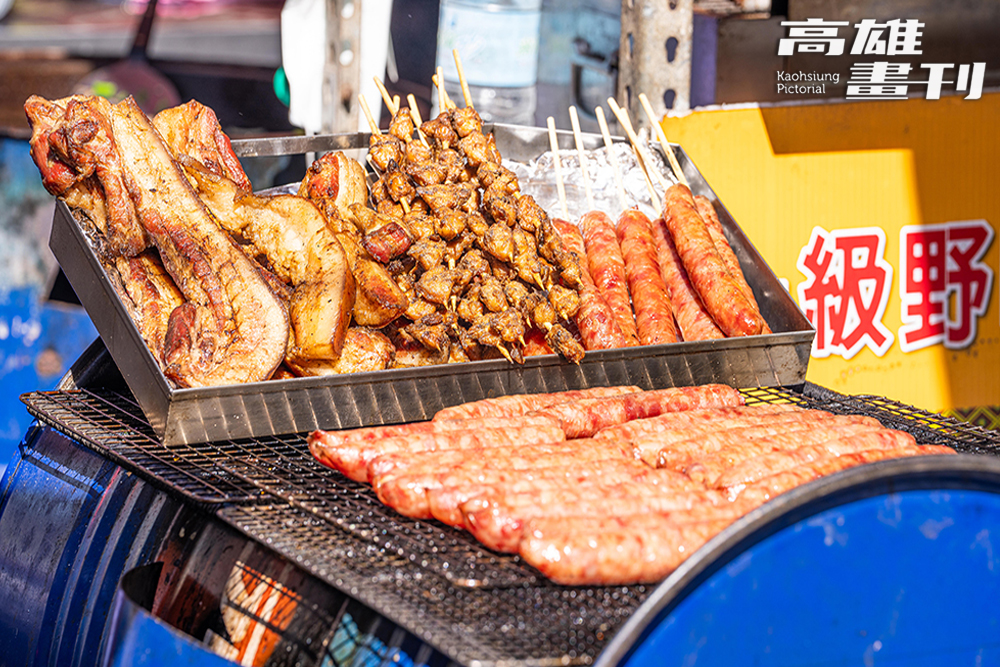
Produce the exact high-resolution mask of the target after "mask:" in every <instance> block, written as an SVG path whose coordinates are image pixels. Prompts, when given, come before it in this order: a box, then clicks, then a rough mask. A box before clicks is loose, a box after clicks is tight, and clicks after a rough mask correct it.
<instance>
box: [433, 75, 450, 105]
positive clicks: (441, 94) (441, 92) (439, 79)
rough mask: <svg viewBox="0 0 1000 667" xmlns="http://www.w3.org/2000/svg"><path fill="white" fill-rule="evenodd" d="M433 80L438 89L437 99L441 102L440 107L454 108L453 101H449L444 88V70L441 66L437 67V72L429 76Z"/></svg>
mask: <svg viewBox="0 0 1000 667" xmlns="http://www.w3.org/2000/svg"><path fill="white" fill-rule="evenodd" d="M431 78H432V79H433V80H434V85H435V86H437V89H438V100H439V101H440V102H441V107H442V108H444V109H454V108H455V103H454V102H452V101H451V98H450V97H448V91H446V90H445V89H444V70H443V69H442V68H441V67H438V68H437V74H435V75H434V76H433V77H431Z"/></svg>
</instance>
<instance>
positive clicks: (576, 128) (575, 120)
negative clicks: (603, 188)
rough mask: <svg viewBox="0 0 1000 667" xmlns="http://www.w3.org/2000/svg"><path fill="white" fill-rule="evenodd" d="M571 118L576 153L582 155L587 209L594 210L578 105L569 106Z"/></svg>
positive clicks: (581, 161) (582, 172)
mask: <svg viewBox="0 0 1000 667" xmlns="http://www.w3.org/2000/svg"><path fill="white" fill-rule="evenodd" d="M569 120H570V123H571V124H572V125H573V140H574V141H575V142H576V153H577V155H578V156H579V157H580V173H581V174H582V176H583V191H584V193H585V194H586V195H587V210H588V211H593V210H594V193H593V191H592V190H591V189H590V174H589V173H588V172H587V153H586V151H584V150H583V137H582V136H581V132H580V118H579V117H578V116H577V115H576V107H574V106H571V107H570V108H569Z"/></svg>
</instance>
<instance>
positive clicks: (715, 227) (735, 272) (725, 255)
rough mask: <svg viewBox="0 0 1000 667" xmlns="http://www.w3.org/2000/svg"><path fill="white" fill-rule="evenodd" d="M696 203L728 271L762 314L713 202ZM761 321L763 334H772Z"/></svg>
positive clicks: (701, 198) (700, 199)
mask: <svg viewBox="0 0 1000 667" xmlns="http://www.w3.org/2000/svg"><path fill="white" fill-rule="evenodd" d="M694 203H695V206H697V207H698V213H700V214H701V219H702V220H704V221H705V225H706V227H707V228H708V235H709V236H711V237H712V242H713V243H714V244H715V249H716V250H718V251H719V258H720V259H722V263H723V264H725V265H726V270H728V271H729V275H730V276H732V278H733V280H734V281H736V285H737V286H738V287H739V288H740V291H741V292H743V296H745V297H746V298H747V301H749V302H750V305H751V306H753V308H754V310H756V311H757V312H758V313H760V306H759V305H758V304H757V299H756V298H754V295H753V290H752V289H750V285H749V284H748V283H747V279H746V276H744V275H743V269H741V268H740V261H739V260H738V259H736V253H734V252H733V248H732V246H730V245H729V241H728V240H726V233H725V232H724V231H723V229H722V222H721V221H720V220H719V214H718V213H716V212H715V207H714V206H712V201H711V200H710V199H709V198H708V197H706V196H705V195H697V196H695V198H694ZM761 321H762V322H763V327H762V329H761V333H765V334H767V333H771V328H770V327H769V326H767V322H766V321H764V318H763V317H761Z"/></svg>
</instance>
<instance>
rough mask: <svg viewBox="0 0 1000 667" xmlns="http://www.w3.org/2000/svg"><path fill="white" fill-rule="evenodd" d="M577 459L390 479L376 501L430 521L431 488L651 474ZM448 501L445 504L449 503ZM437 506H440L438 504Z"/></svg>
mask: <svg viewBox="0 0 1000 667" xmlns="http://www.w3.org/2000/svg"><path fill="white" fill-rule="evenodd" d="M590 456H592V457H594V458H593V459H591V460H588V458H587V457H581V456H578V455H577V454H576V453H575V452H572V453H571V452H563V453H561V454H547V455H541V456H537V457H530V458H528V457H524V458H518V457H512V458H510V459H508V460H506V461H503V462H502V463H501V462H500V461H495V462H493V463H492V464H487V465H480V464H478V463H473V464H472V465H470V466H468V467H466V466H460V467H456V468H453V469H451V470H446V471H444V472H425V473H420V474H412V475H398V476H393V477H390V478H388V479H386V480H384V481H383V482H382V484H381V485H380V486H379V487H378V497H379V500H381V501H382V502H383V503H385V504H386V505H388V506H389V507H392V508H393V509H395V510H396V511H398V512H399V513H400V514H403V515H405V516H409V517H413V518H417V519H430V518H431V517H432V516H433V514H432V513H431V509H430V504H429V503H430V501H429V498H428V493H429V492H431V491H433V490H435V489H449V488H458V487H469V486H470V485H473V484H474V485H476V486H477V487H479V486H482V485H488V484H500V483H524V482H525V481H526V479H530V483H531V484H540V483H543V482H539V481H538V480H541V479H546V480H549V481H548V482H544V483H546V484H550V485H569V486H572V485H576V484H579V483H580V482H581V480H585V479H588V478H599V479H602V480H604V479H610V480H620V481H625V480H627V479H634V478H635V477H642V476H645V475H648V474H650V473H651V471H652V470H653V469H652V468H650V467H649V466H647V465H645V464H644V463H641V462H638V461H635V460H632V459H626V458H617V457H614V458H608V456H609V455H605V456H604V457H601V456H600V455H596V454H591V455H590ZM475 493H476V491H475V490H472V491H471V494H470V495H468V496H463V497H459V496H457V495H456V496H455V507H456V508H457V507H458V506H460V505H461V503H463V502H465V501H466V500H469V498H471V497H472V496H473V495H475ZM449 502H450V501H449ZM438 505H439V506H440V507H443V506H444V501H443V499H442V500H439V502H438Z"/></svg>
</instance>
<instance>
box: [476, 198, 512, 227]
mask: <svg viewBox="0 0 1000 667" xmlns="http://www.w3.org/2000/svg"><path fill="white" fill-rule="evenodd" d="M483 203H484V204H485V205H486V211H487V212H488V213H489V214H490V216H491V217H492V218H493V221H494V222H502V223H503V224H505V225H507V226H508V227H513V226H514V225H516V224H517V206H516V205H515V204H514V200H513V199H511V198H510V197H507V196H504V195H499V196H493V197H483Z"/></svg>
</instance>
